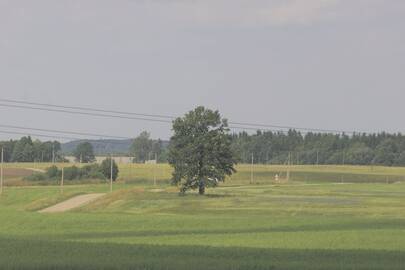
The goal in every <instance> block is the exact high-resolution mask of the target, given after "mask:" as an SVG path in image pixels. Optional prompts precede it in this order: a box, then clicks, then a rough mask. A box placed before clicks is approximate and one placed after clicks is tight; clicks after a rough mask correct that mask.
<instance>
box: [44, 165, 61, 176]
mask: <svg viewBox="0 0 405 270" xmlns="http://www.w3.org/2000/svg"><path fill="white" fill-rule="evenodd" d="M46 176H47V177H48V178H51V179H52V178H56V177H58V176H60V171H59V169H58V167H56V166H55V165H53V166H52V167H49V168H48V169H47V170H46Z"/></svg>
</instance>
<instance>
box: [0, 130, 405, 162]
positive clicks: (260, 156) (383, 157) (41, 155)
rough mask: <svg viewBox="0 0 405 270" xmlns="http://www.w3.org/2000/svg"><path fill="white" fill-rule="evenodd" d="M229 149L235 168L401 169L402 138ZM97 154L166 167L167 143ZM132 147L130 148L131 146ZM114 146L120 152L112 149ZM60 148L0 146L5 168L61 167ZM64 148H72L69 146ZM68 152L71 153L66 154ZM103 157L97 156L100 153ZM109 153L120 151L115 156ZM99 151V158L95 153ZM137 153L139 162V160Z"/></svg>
mask: <svg viewBox="0 0 405 270" xmlns="http://www.w3.org/2000/svg"><path fill="white" fill-rule="evenodd" d="M230 136H231V137H232V149H233V151H234V153H235V155H236V157H237V158H238V160H239V162H240V163H250V162H251V161H252V155H253V158H254V163H256V164H257V163H260V164H287V162H288V159H289V157H290V160H291V163H292V164H302V165H304V164H349V165H385V166H405V135H402V134H399V133H398V134H389V133H378V134H354V135H350V136H349V135H345V134H340V135H337V134H322V133H306V134H302V133H301V132H299V131H296V130H290V131H289V132H287V133H283V132H262V131H257V132H256V133H255V134H248V133H246V132H241V133H234V134H231V135H230ZM89 142H90V143H91V144H92V145H93V147H95V148H97V149H99V152H96V154H99V155H100V154H107V149H112V151H113V153H114V154H121V155H129V156H134V157H135V162H144V161H145V160H147V159H153V158H154V157H155V156H157V157H158V160H159V162H166V161H167V151H168V145H169V142H167V141H161V140H153V139H151V138H150V137H149V134H147V133H146V135H145V133H142V134H141V135H140V136H138V137H137V138H135V140H134V141H131V140H124V141H112V140H89ZM134 142H135V143H134ZM114 143H115V144H117V145H118V146H119V148H114ZM63 145H64V144H60V143H59V142H57V141H48V142H41V141H39V140H33V139H31V138H30V137H23V138H21V139H20V140H10V141H3V142H0V147H4V160H5V162H41V161H43V162H51V161H52V158H53V154H52V153H53V151H55V159H56V161H61V160H62V159H63V155H65V154H70V153H63V152H62V151H61V149H63V148H64V147H63ZM68 145H69V146H72V145H77V142H70V143H68ZM69 149H71V148H69ZM100 149H101V150H103V151H101V150H100ZM114 149H119V151H118V152H114ZM100 151H101V152H100ZM138 153H142V156H141V157H137V156H140V154H138Z"/></svg>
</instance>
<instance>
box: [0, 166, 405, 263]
mask: <svg viewBox="0 0 405 270" xmlns="http://www.w3.org/2000/svg"><path fill="white" fill-rule="evenodd" d="M47 166H49V164H7V165H6V170H5V171H7V169H9V170H11V169H24V168H35V169H44V168H46V167H47ZM59 166H66V164H64V165H59ZM286 169H287V168H286V167H283V166H264V165H256V166H254V170H253V171H254V173H253V183H250V181H251V166H250V165H239V166H238V173H237V174H235V175H233V176H232V177H231V178H230V179H227V181H226V182H225V183H224V184H221V185H220V186H219V187H218V188H215V189H208V190H207V195H206V196H198V195H197V194H196V193H194V192H190V193H188V194H187V195H185V196H180V195H179V194H178V190H177V188H176V187H172V186H170V185H169V184H168V182H169V178H170V173H171V170H170V167H169V166H168V165H165V164H160V165H157V166H155V165H139V164H130V165H120V172H121V173H120V178H119V180H118V181H117V183H115V184H114V191H113V192H112V193H108V194H107V195H106V196H104V197H102V198H101V199H99V200H97V201H95V202H92V203H90V204H88V205H85V206H83V207H81V208H79V209H75V210H72V211H69V212H66V213H60V214H41V213H38V212H37V210H40V209H43V208H45V207H46V206H50V205H53V204H55V203H57V202H59V201H63V200H66V199H67V198H70V197H73V196H75V195H78V194H84V193H93V192H107V191H108V190H109V186H108V184H107V183H99V184H82V185H77V184H76V183H72V184H69V183H68V184H67V185H66V186H65V187H64V190H63V193H61V191H60V187H59V186H58V183H54V185H51V184H50V183H47V184H48V185H45V186H42V185H33V184H32V183H25V181H23V180H22V179H18V177H17V176H16V175H15V173H14V176H13V177H14V178H12V177H11V176H10V177H9V178H8V179H7V178H6V184H7V183H9V184H7V186H6V187H5V189H4V193H3V194H2V195H1V197H0V269H159V270H160V269H196V270H198V269H308V270H309V269H311V270H312V269H404V268H405V236H404V235H405V178H404V176H405V168H385V167H352V166H294V167H292V168H291V177H290V181H289V182H286V181H285V179H284V178H285V175H286ZM275 174H279V175H280V178H281V181H280V182H279V183H276V182H275V180H274V176H275ZM155 177H156V179H157V185H156V186H154V185H153V182H154V181H153V180H154V178H155ZM8 181H10V182H8ZM25 184H30V185H29V186H25Z"/></svg>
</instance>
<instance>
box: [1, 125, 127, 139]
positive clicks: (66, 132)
mask: <svg viewBox="0 0 405 270" xmlns="http://www.w3.org/2000/svg"><path fill="white" fill-rule="evenodd" d="M0 127H3V128H12V129H21V130H33V131H44V132H52V133H60V134H72V135H82V136H91V137H98V138H109V139H119V140H131V139H132V138H129V137H122V136H113V135H105V134H95V133H84V132H75V131H61V130H55V129H43V128H28V127H21V126H14V125H3V124H0Z"/></svg>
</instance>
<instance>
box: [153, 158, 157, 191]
mask: <svg viewBox="0 0 405 270" xmlns="http://www.w3.org/2000/svg"><path fill="white" fill-rule="evenodd" d="M156 169H157V153H155V166H154V167H153V185H154V186H156Z"/></svg>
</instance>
